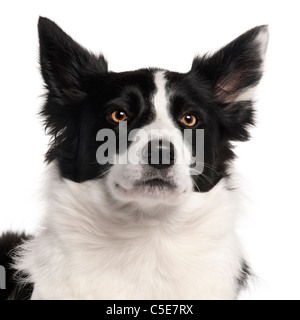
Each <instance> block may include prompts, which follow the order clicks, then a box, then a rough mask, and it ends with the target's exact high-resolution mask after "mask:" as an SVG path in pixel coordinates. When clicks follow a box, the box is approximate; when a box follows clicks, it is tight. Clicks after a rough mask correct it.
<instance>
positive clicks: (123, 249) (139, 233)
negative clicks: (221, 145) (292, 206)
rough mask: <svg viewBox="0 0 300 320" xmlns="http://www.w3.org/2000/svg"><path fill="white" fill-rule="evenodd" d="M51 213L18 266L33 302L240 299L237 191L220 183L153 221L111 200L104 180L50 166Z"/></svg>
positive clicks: (161, 210) (159, 211)
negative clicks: (76, 177) (67, 175)
mask: <svg viewBox="0 0 300 320" xmlns="http://www.w3.org/2000/svg"><path fill="white" fill-rule="evenodd" d="M47 199H49V204H48V210H47V213H46V216H45V218H44V221H43V223H42V225H41V229H40V232H39V233H38V235H37V236H36V237H35V238H34V239H33V240H31V241H29V242H28V243H27V244H26V245H25V246H24V247H23V253H22V254H21V257H20V259H19V261H18V268H19V269H21V270H24V271H26V272H28V273H29V274H30V275H31V281H33V282H34V283H35V289H34V294H33V299H234V298H235V297H236V291H235V288H236V284H235V277H236V276H237V275H238V272H239V268H240V261H241V258H242V257H241V253H240V247H239V244H238V241H237V239H236V236H235V233H234V225H235V218H236V217H235V214H236V212H237V210H236V205H235V204H236V199H237V194H236V191H228V189H227V188H226V183H225V181H220V182H219V183H218V184H217V185H216V186H215V187H214V188H213V189H212V190H211V191H210V192H208V193H194V192H192V193H190V194H189V195H188V196H187V197H186V198H185V200H184V201H182V203H180V204H177V205H176V206H172V205H161V206H157V207H156V208H155V212H154V214H153V215H151V216H149V215H148V214H147V213H146V212H143V211H141V210H140V209H139V208H138V207H136V206H135V205H134V204H131V205H130V204H127V205H122V204H120V203H116V202H115V201H112V198H111V197H110V196H109V194H108V192H107V190H105V186H104V185H103V184H102V183H100V182H95V181H89V182H85V183H75V182H72V181H69V180H66V179H61V178H60V177H59V175H58V173H57V168H56V166H55V165H54V164H53V165H51V166H50V167H49V173H48V187H47Z"/></svg>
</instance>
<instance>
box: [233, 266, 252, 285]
mask: <svg viewBox="0 0 300 320" xmlns="http://www.w3.org/2000/svg"><path fill="white" fill-rule="evenodd" d="M251 276H252V274H251V269H250V267H249V265H248V263H247V262H246V261H244V260H243V261H242V265H241V271H240V275H239V277H238V278H237V279H236V282H237V285H238V291H240V290H242V289H245V288H246V287H247V285H248V280H249V277H251Z"/></svg>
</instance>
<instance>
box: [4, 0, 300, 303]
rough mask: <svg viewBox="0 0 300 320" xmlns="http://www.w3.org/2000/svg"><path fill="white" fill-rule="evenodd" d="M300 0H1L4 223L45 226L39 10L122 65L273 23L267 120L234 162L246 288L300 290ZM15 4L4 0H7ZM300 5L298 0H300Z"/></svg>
mask: <svg viewBox="0 0 300 320" xmlns="http://www.w3.org/2000/svg"><path fill="white" fill-rule="evenodd" d="M297 2H298V3H299V1H288V0H286V1H274V0H273V1H262V0H260V1H254V0H251V1H228V0H227V1H208V0H206V1H200V0H198V1H189V0H185V1H176V0H172V1H166V0H158V1H157V0H151V1H128V0H127V1H124V0H123V1H122V0H121V1H113V0H110V1H89V0H85V1H74V0H73V1H62V0H60V1H57V0H52V1H50V0H49V1H40V0H39V1H33V0H32V1H29V0H27V1H21V0H20V1H5V2H4V1H2V3H1V5H0V36H1V37H0V46H1V47H0V90H1V91H0V92H1V95H0V108H1V109H0V110H1V112H0V122H1V125H0V146H1V158H0V159H1V160H0V161H1V165H0V178H1V183H0V187H1V201H0V232H1V231H3V230H7V229H9V228H10V229H13V230H23V229H25V230H27V231H29V232H31V231H33V230H34V229H35V226H36V223H37V220H38V217H39V216H40V215H41V213H42V211H43V203H42V202H41V201H40V197H39V191H40V190H39V188H40V182H41V181H42V178H41V176H42V171H43V168H44V164H43V154H44V153H45V151H46V148H47V142H48V138H47V137H46V136H45V134H44V131H43V128H42V120H41V119H40V118H39V117H38V115H37V114H38V111H39V109H40V107H41V105H42V103H43V98H42V97H41V94H42V93H43V84H42V79H41V77H40V75H39V69H38V38H37V28H36V25H37V20H38V16H39V15H41V16H46V17H48V18H50V19H52V20H54V21H56V22H57V23H58V24H59V25H60V26H61V27H62V28H63V29H64V30H65V31H66V32H67V33H69V34H70V35H71V36H72V37H73V38H75V39H76V40H77V41H78V42H79V43H81V44H82V45H84V46H86V47H87V48H89V49H90V50H92V51H94V52H96V53H99V52H103V53H104V55H105V56H106V57H107V58H108V61H109V68H110V70H113V71H125V70H132V69H137V68H141V67H149V66H157V67H162V68H167V69H171V70H174V71H188V70H189V68H190V66H191V62H192V58H193V56H194V55H195V54H197V53H205V52H207V51H209V50H215V49H217V48H219V47H220V46H222V45H224V44H226V43H227V42H229V41H231V40H232V39H234V38H235V37H237V36H238V35H239V34H241V33H243V32H244V31H246V30H248V29H250V28H252V27H254V26H256V25H260V24H269V26H270V33H271V37H270V43H269V50H268V53H267V60H266V66H265V69H266V72H265V77H264V79H263V80H262V82H261V85H260V87H259V90H258V97H257V100H258V103H257V104H256V106H257V110H258V113H257V118H258V122H257V127H256V128H255V129H254V130H253V134H252V136H253V138H252V140H251V142H247V143H243V144H239V145H238V147H237V150H236V152H237V154H238V155H239V160H238V161H237V162H236V165H237V167H238V169H239V170H240V171H241V172H242V174H243V176H244V178H245V182H244V183H243V185H244V189H245V192H246V194H247V195H248V198H249V199H248V200H247V201H246V202H245V206H244V210H243V213H242V214H241V216H242V220H241V223H240V227H239V234H240V236H241V239H242V242H243V245H244V247H245V250H246V252H247V254H248V258H249V261H250V262H251V265H252V268H253V269H254V271H255V273H256V279H255V280H254V284H252V285H251V288H250V290H248V291H247V292H245V293H244V294H243V295H242V297H241V298H244V299H299V298H300V256H299V254H300V250H299V244H300V207H299V198H300V188H299V179H300V175H299V166H300V157H299V148H300V144H299V138H300V137H299V131H298V128H299V124H300V112H299V109H300V103H299V90H300V81H299V76H300V66H299V64H300V63H299V61H300V56H299V41H300V40H299V39H300V36H299V33H300V23H299V21H300V19H299V4H298V3H297ZM4 3H5V4H4ZM297 4H298V5H297Z"/></svg>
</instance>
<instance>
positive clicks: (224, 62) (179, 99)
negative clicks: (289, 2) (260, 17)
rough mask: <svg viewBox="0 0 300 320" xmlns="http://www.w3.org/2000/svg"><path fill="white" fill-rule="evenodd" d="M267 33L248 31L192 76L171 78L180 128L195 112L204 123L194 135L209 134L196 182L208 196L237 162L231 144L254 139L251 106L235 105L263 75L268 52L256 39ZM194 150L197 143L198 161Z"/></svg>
mask: <svg viewBox="0 0 300 320" xmlns="http://www.w3.org/2000/svg"><path fill="white" fill-rule="evenodd" d="M265 28H266V26H261V27H257V28H254V29H252V30H250V31H248V32H246V33H245V34H243V35H241V36H240V37H239V38H237V39H236V40H234V41H233V42H231V43H230V44H228V45H227V46H225V47H224V48H222V49H221V50H219V51H218V52H216V53H215V54H213V55H212V56H208V55H205V56H204V57H201V58H200V57H197V58H195V59H194V62H193V65H192V69H191V71H190V72H188V73H183V74H181V73H175V72H168V73H167V78H168V91H169V94H170V96H171V101H170V104H171V105H170V108H171V113H172V116H173V118H174V120H175V121H176V122H177V123H178V119H180V117H182V115H183V114H184V113H186V112H188V113H193V114H194V115H196V116H197V117H198V119H199V120H200V121H199V123H198V125H197V126H196V127H194V128H193V131H194V132H195V129H204V157H205V158H204V161H205V165H204V171H203V173H202V175H198V176H194V177H193V178H194V180H195V184H196V186H195V191H201V192H205V191H209V190H210V189H211V188H212V187H213V186H214V185H215V184H216V183H217V182H218V181H219V180H220V179H221V178H223V177H225V176H226V175H227V167H228V164H229V162H230V161H231V160H232V159H233V158H234V157H235V155H234V152H233V150H232V145H231V143H230V141H246V140H248V139H249V132H248V127H249V126H251V125H254V110H253V105H252V101H251V100H245V101H238V102H236V101H235V100H236V98H237V97H238V96H239V95H240V94H241V93H244V92H245V91H247V90H248V89H251V88H252V87H254V86H256V85H257V83H258V82H259V80H260V78H261V76H262V71H261V67H262V63H263V61H262V57H261V50H263V48H262V47H261V43H259V41H257V36H258V34H260V32H263V31H264V30H265ZM181 129H182V130H183V129H184V128H183V127H182V128H181ZM193 141H194V142H195V137H193ZM195 149H196V144H195V143H194V144H193V150H194V154H193V155H194V156H195V155H196V154H195Z"/></svg>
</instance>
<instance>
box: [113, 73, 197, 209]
mask: <svg viewBox="0 0 300 320" xmlns="http://www.w3.org/2000/svg"><path fill="white" fill-rule="evenodd" d="M164 73H165V72H164V71H158V72H156V74H155V79H154V83H155V85H156V93H155V95H154V97H153V105H154V107H155V120H154V121H153V122H152V123H150V124H149V125H146V126H144V127H143V128H140V130H137V131H136V133H135V137H133V139H132V140H133V141H135V140H136V139H135V138H136V136H138V137H139V139H137V141H136V142H133V143H132V144H131V145H130V147H129V149H128V152H127V153H128V155H129V157H130V159H131V162H130V163H128V164H120V163H125V162H126V161H125V160H126V159H124V157H127V156H128V155H126V154H125V155H124V154H121V155H118V156H117V160H116V164H115V165H114V166H113V167H112V168H111V170H110V172H109V174H108V178H107V180H108V188H109V190H110V193H111V195H112V196H113V197H115V198H117V199H116V200H120V199H122V200H124V201H125V202H126V201H128V198H131V200H134V201H137V202H138V203H139V206H140V207H141V208H144V209H145V210H146V208H147V207H149V206H150V207H152V206H153V204H157V203H161V202H164V203H173V204H175V203H177V202H178V201H180V198H181V197H184V196H185V193H187V192H190V191H191V190H192V188H193V182H192V180H191V177H190V164H191V162H192V155H191V152H190V150H189V149H188V148H187V146H186V145H185V144H184V141H183V136H182V133H181V132H180V130H179V129H178V127H176V126H175V124H174V123H173V121H172V120H171V116H170V115H169V113H168V108H169V103H168V97H167V93H166V88H165V86H166V79H165V77H164ZM155 139H163V140H166V141H171V142H172V143H173V144H174V146H175V148H176V154H177V155H178V156H179V157H178V159H177V160H176V163H175V165H174V166H173V167H172V168H171V169H170V171H169V174H168V175H169V178H171V179H172V180H173V182H174V183H175V184H176V190H175V191H173V192H172V193H168V194H167V195H166V193H165V192H161V191H159V192H157V193H155V194H153V195H151V194H149V193H146V194H143V193H142V192H135V190H134V184H135V182H137V181H139V180H140V179H142V177H143V176H145V175H146V174H147V170H148V169H147V168H146V167H145V166H142V165H141V164H139V163H140V160H141V159H140V157H141V154H140V153H138V152H137V151H138V150H141V149H142V148H143V147H144V146H145V145H147V144H148V142H149V141H150V140H155ZM133 158H135V159H133ZM132 162H133V163H135V164H132ZM116 184H117V185H118V186H120V187H118V188H117V187H116ZM151 210H152V209H151Z"/></svg>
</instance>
